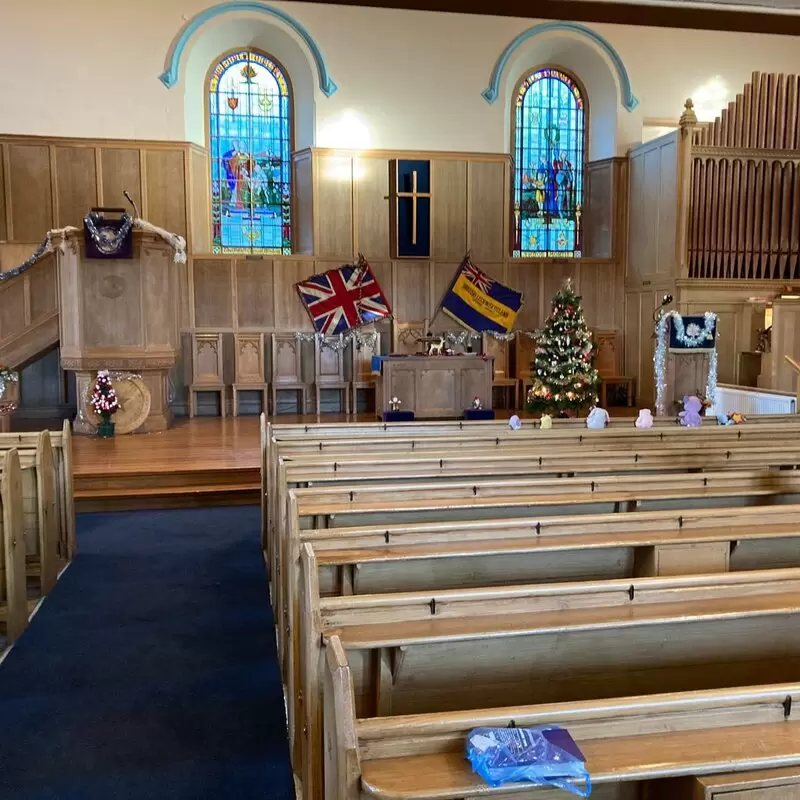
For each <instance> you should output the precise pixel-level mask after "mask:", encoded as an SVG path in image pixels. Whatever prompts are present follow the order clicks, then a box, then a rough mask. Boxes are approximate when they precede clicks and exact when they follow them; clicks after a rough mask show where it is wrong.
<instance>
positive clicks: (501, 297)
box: [441, 255, 524, 333]
mask: <svg viewBox="0 0 800 800" xmlns="http://www.w3.org/2000/svg"><path fill="white" fill-rule="evenodd" d="M523 302H524V297H523V295H522V292H517V291H515V290H514V289H510V288H509V287H508V286H504V285H503V284H502V283H500V282H499V281H496V280H494V278H490V277H489V276H488V275H487V274H486V273H485V272H484V271H483V270H482V269H479V268H478V267H476V266H475V265H474V264H473V263H472V261H471V260H470V257H469V255H467V256H466V257H465V258H464V260H463V261H462V262H461V265H460V266H459V268H458V271H457V272H456V276H455V278H454V279H453V282H452V283H451V284H450V288H449V289H448V290H447V292H446V293H445V296H444V298H443V299H442V304H441V309H442V311H444V312H445V314H447V315H448V316H449V317H452V318H453V319H454V320H456V321H457V322H460V323H461V324H462V325H463V326H464V327H465V328H469V329H470V330H473V331H478V332H483V331H496V332H497V333H508V332H509V331H510V330H511V328H512V327H513V326H514V322H515V320H516V318H517V314H518V313H519V310H520V309H521V308H522V304H523Z"/></svg>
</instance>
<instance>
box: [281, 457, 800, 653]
mask: <svg viewBox="0 0 800 800" xmlns="http://www.w3.org/2000/svg"><path fill="white" fill-rule="evenodd" d="M798 493H800V474H798V473H797V472H781V471H768V470H761V471H752V472H719V473H704V474H697V475H683V474H679V475H638V476H616V475H611V476H602V477H596V476H595V477H592V478H561V479H553V478H549V479H547V478H531V479H526V480H516V481H512V480H508V481H468V482H457V481H438V482H430V483H420V484H385V485H377V486H365V487H359V486H344V487H338V488H316V487H314V488H310V489H294V490H291V491H290V492H289V498H288V501H287V521H286V526H285V528H283V529H282V535H281V536H280V539H279V542H278V543H277V544H276V548H275V551H276V567H275V569H274V572H273V575H274V580H273V607H274V609H275V617H276V620H278V621H279V624H278V643H279V649H280V652H281V653H282V655H283V658H282V663H283V664H284V668H285V667H286V663H287V661H288V655H287V650H288V639H289V637H290V635H291V632H292V631H293V630H295V619H296V614H297V608H296V607H295V604H293V603H289V602H288V597H289V596H290V594H291V590H290V588H289V586H290V584H294V585H298V582H299V558H300V549H299V537H300V532H301V531H302V530H310V529H322V528H331V527H352V526H362V525H384V526H391V525H395V524H406V523H416V522H438V521H446V522H463V521H470V520H475V521H480V520H486V519H492V518H495V519H505V518H507V519H513V518H522V517H527V518H529V519H533V521H534V524H535V522H536V521H539V520H540V519H543V518H546V517H550V516H556V515H563V514H564V513H565V511H566V512H568V513H571V514H588V513H605V512H615V513H616V512H621V511H636V510H638V509H642V510H645V509H652V510H659V509H661V510H667V509H669V508H674V509H681V511H684V512H687V511H688V510H689V506H695V507H700V506H704V507H714V506H720V505H723V506H730V507H745V506H747V505H769V504H775V503H776V502H786V503H790V502H798V501H800V494H798ZM281 621H282V623H281Z"/></svg>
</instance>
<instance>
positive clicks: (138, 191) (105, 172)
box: [100, 147, 142, 210]
mask: <svg viewBox="0 0 800 800" xmlns="http://www.w3.org/2000/svg"><path fill="white" fill-rule="evenodd" d="M141 167H142V165H141V156H140V153H139V151H138V150H134V149H133V148H130V149H128V148H124V147H101V148H100V170H101V172H102V176H103V180H102V184H101V185H102V189H103V194H102V202H103V205H106V206H116V205H120V204H122V203H124V196H123V194H122V192H123V190H127V191H128V194H130V196H131V197H132V198H133V199H134V201H135V202H136V204H137V205H138V206H139V209H140V210H141V209H142V169H141Z"/></svg>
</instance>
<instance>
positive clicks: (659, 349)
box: [653, 311, 719, 416]
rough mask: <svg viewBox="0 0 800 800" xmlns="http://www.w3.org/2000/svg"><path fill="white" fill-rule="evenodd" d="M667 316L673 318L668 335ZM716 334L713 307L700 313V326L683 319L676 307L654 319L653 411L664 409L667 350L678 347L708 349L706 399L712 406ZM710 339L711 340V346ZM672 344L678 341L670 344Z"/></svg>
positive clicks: (681, 348)
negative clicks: (701, 322)
mask: <svg viewBox="0 0 800 800" xmlns="http://www.w3.org/2000/svg"><path fill="white" fill-rule="evenodd" d="M670 320H673V322H674V324H673V326H672V332H671V334H670V335H669V336H668V335H667V331H668V330H669V329H670V324H669V323H670ZM716 335H717V315H716V314H715V313H714V312H713V311H706V313H705V314H703V326H702V327H700V325H699V323H697V322H694V323H691V324H689V325H686V324H685V323H684V318H683V317H682V316H681V314H680V313H679V312H678V311H668V312H667V313H666V314H663V315H662V316H661V317H659V319H658V321H657V322H656V351H655V355H654V356H653V364H654V366H655V379H656V414H657V415H659V416H663V415H664V414H665V413H666V409H665V407H664V394H665V392H666V388H667V380H666V374H667V350H668V349H680V350H684V351H687V352H691V351H693V352H698V353H699V352H707V353H709V359H708V379H707V381H706V393H705V399H706V400H707V401H708V403H710V404H711V405H712V406H713V405H714V400H715V397H716V394H717V370H718V366H719V363H718V358H717V347H716ZM709 341H711V342H712V346H711V348H710V347H709ZM673 345H677V347H676V346H673Z"/></svg>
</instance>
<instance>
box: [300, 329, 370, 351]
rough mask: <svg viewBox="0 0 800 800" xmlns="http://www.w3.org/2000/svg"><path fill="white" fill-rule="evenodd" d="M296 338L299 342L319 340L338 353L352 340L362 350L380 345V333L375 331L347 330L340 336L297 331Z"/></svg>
mask: <svg viewBox="0 0 800 800" xmlns="http://www.w3.org/2000/svg"><path fill="white" fill-rule="evenodd" d="M294 335H295V338H296V339H297V341H299V342H314V341H317V342H319V343H320V344H321V345H322V346H323V347H327V348H328V349H329V350H335V351H336V352H337V353H340V352H342V350H344V349H345V348H346V347H347V345H348V344H350V342H354V343H355V347H356V350H362V349H363V348H364V347H368V348H369V349H371V350H375V349H376V348H377V346H378V334H377V332H375V331H371V332H370V333H361V332H360V331H347V333H340V334H339V335H338V336H323V335H322V334H321V333H302V332H301V331H295V334H294Z"/></svg>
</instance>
